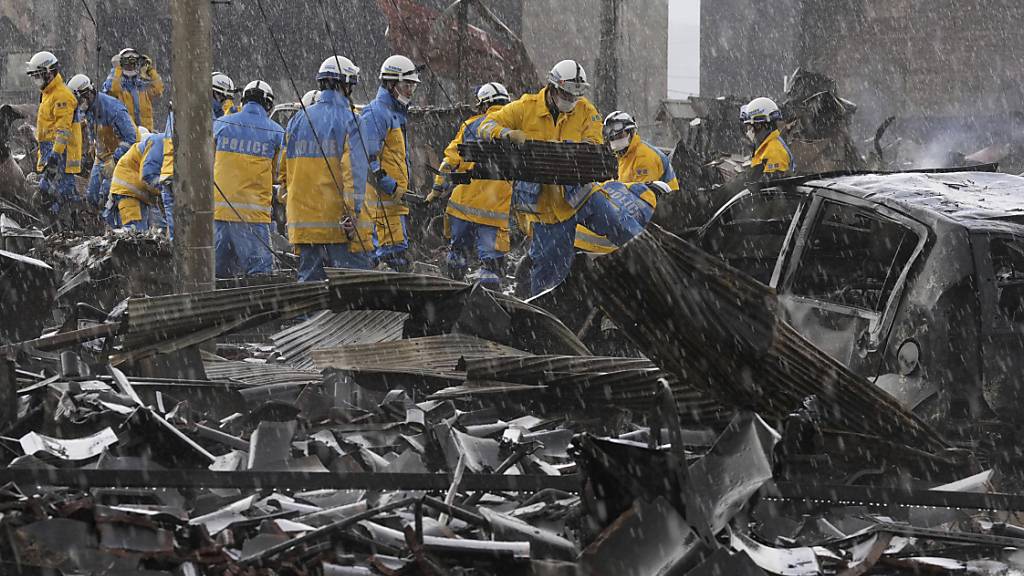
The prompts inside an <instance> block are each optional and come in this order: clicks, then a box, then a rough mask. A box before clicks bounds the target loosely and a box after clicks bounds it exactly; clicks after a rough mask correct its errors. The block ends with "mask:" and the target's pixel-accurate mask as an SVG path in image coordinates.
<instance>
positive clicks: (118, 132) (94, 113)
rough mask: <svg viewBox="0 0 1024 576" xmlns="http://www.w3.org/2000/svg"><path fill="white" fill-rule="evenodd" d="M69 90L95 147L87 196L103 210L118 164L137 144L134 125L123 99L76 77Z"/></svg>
mask: <svg viewBox="0 0 1024 576" xmlns="http://www.w3.org/2000/svg"><path fill="white" fill-rule="evenodd" d="M68 88H69V89H70V90H71V92H72V93H73V94H74V95H75V98H76V99H77V100H78V114H79V116H81V117H82V118H83V119H84V121H85V122H84V123H85V126H86V129H85V132H86V133H87V134H88V137H87V141H90V142H92V144H93V152H94V157H93V163H92V172H91V173H90V174H89V187H88V189H87V190H86V194H85V197H86V199H88V200H89V203H90V204H92V205H93V206H94V207H95V208H102V206H103V203H104V202H106V199H107V196H109V195H110V178H111V177H112V176H113V174H114V167H115V166H117V161H118V160H120V159H121V156H124V153H125V152H127V151H128V149H129V148H131V146H132V144H135V141H136V139H137V134H136V129H135V124H133V123H132V119H131V117H130V116H129V115H128V109H127V108H125V107H124V104H122V103H121V101H120V100H118V99H117V98H114V97H113V96H109V95H107V94H103V93H100V92H96V87H95V86H93V83H92V80H90V79H89V77H88V76H86V75H85V74H76V75H75V76H73V77H72V78H71V80H68Z"/></svg>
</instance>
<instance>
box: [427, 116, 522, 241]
mask: <svg viewBox="0 0 1024 576" xmlns="http://www.w3.org/2000/svg"><path fill="white" fill-rule="evenodd" d="M502 107H503V105H500V104H499V105H496V106H491V107H490V108H488V109H487V112H486V113H484V114H478V115H476V116H473V117H471V118H470V119H469V120H466V121H465V122H463V124H462V126H460V127H459V132H458V134H456V136H455V139H454V140H452V141H451V143H450V144H448V147H447V148H445V150H444V162H442V163H441V168H440V170H439V171H440V172H454V171H459V172H467V171H469V170H472V169H473V163H472V162H464V161H463V160H462V157H461V156H460V155H459V149H458V146H459V144H462V143H464V142H471V141H473V140H476V139H477V136H476V130H477V128H479V126H480V124H481V123H482V122H483V121H484V118H486V117H487V115H488V114H492V113H494V112H497V111H498V110H501V108H502ZM442 182H443V178H442V177H441V176H436V177H435V178H434V184H435V186H440V185H441V183H442ZM511 202H512V183H511V182H506V181H502V180H473V181H472V182H470V183H469V184H460V185H458V186H456V187H455V189H454V190H453V191H452V195H451V197H450V198H449V199H448V207H447V208H446V209H445V213H446V214H448V215H449V216H454V217H456V218H460V219H462V220H465V221H467V222H475V223H477V224H484V225H487V226H494V227H496V228H500V229H502V230H508V227H509V225H508V212H509V205H510V204H511Z"/></svg>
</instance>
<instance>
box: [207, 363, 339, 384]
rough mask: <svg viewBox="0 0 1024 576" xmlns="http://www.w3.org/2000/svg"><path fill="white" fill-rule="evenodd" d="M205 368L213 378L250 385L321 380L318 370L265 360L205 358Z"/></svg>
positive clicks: (208, 375)
mask: <svg viewBox="0 0 1024 576" xmlns="http://www.w3.org/2000/svg"><path fill="white" fill-rule="evenodd" d="M203 368H204V369H205V370H206V376H207V377H208V378H210V379H211V380H225V381H231V382H241V383H244V384H247V385H249V386H264V385H267V384H297V383H309V382H320V380H321V377H320V372H319V371H317V370H301V369H298V368H294V367H292V366H285V365H281V364H267V363H264V362H236V361H233V360H209V359H208V360H204V361H203Z"/></svg>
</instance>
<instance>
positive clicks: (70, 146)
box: [36, 73, 82, 174]
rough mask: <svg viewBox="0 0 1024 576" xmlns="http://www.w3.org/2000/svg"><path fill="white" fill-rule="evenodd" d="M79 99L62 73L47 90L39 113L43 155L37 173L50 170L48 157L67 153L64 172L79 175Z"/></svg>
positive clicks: (80, 133)
mask: <svg viewBox="0 0 1024 576" xmlns="http://www.w3.org/2000/svg"><path fill="white" fill-rule="evenodd" d="M77 107H78V100H76V99H75V95H74V94H72V93H71V90H70V89H69V88H68V87H67V85H66V84H64V78H63V77H62V76H61V75H60V74H59V73H58V74H57V75H55V76H54V77H53V79H52V80H50V83H49V84H47V85H46V88H44V89H43V93H42V96H41V98H40V100H39V110H38V111H37V112H36V140H37V141H38V142H39V152H38V155H37V157H36V170H38V171H40V172H41V171H42V170H43V168H45V167H46V156H47V155H48V154H51V153H52V154H57V155H58V156H59V155H61V154H64V153H67V162H66V164H65V168H64V171H65V172H66V173H68V174H77V173H78V172H80V171H81V166H82V125H81V124H80V123H79V122H76V121H75V108H77Z"/></svg>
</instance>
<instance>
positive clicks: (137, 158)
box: [110, 134, 164, 205]
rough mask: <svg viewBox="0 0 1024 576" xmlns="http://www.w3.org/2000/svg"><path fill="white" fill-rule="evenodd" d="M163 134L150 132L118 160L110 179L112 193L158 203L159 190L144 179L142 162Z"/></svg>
mask: <svg viewBox="0 0 1024 576" xmlns="http://www.w3.org/2000/svg"><path fill="white" fill-rule="evenodd" d="M163 137H164V135H163V134H150V135H149V136H146V137H145V138H143V139H142V141H141V142H137V143H135V144H133V145H132V147H131V148H129V149H128V151H127V152H125V153H124V155H123V156H121V159H120V160H118V161H117V166H116V167H115V168H114V175H113V177H111V179H110V193H111V194H113V195H115V196H130V197H132V198H137V199H138V200H140V201H142V202H145V203H146V204H150V205H153V204H155V203H156V196H157V191H156V190H154V189H153V188H150V186H149V185H148V184H146V182H145V181H144V180H143V179H142V162H143V160H145V158H146V154H148V153H149V149H150V148H151V147H152V146H153V142H154V141H155V140H157V139H160V138H163Z"/></svg>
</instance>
